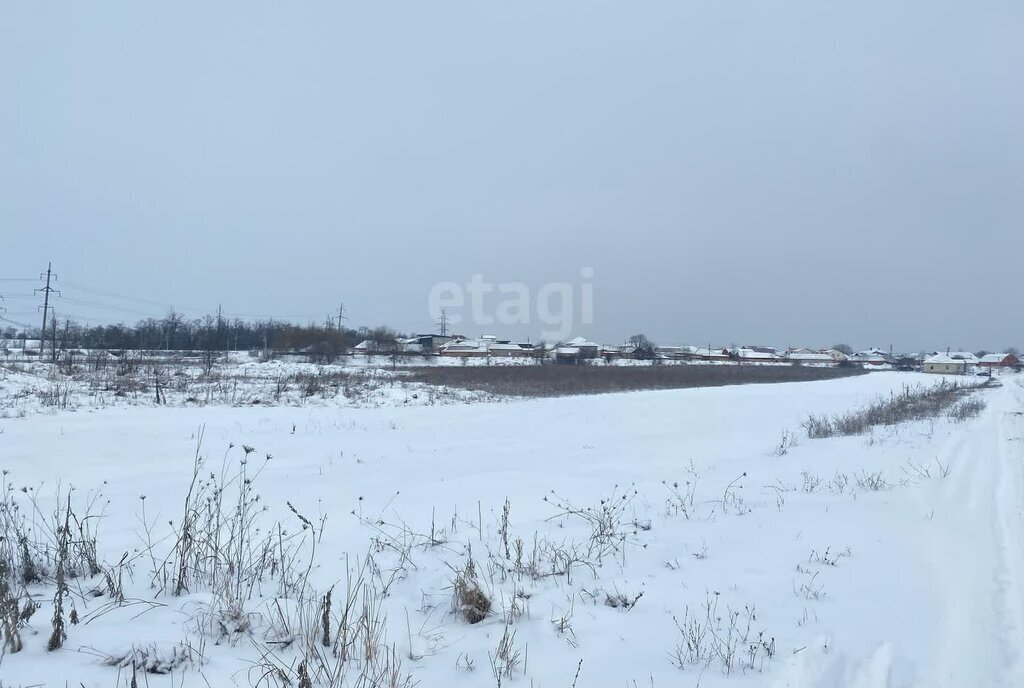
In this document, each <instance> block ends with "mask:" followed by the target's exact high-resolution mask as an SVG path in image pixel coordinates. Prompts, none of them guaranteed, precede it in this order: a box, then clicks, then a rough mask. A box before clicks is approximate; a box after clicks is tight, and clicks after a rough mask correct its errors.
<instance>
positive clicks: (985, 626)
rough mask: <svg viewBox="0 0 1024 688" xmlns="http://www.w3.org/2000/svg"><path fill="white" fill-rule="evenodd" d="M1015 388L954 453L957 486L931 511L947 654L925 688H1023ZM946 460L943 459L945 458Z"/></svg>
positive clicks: (1022, 493)
mask: <svg viewBox="0 0 1024 688" xmlns="http://www.w3.org/2000/svg"><path fill="white" fill-rule="evenodd" d="M1021 391H1022V390H1021V387H1020V386H1019V385H1018V384H1017V381H1016V380H1004V386H1003V387H1002V388H1000V389H996V390H994V391H992V392H990V393H989V394H988V395H987V398H986V401H987V404H988V405H987V408H986V409H985V411H983V412H982V414H981V415H980V416H979V418H978V419H977V420H976V421H973V422H970V424H969V426H968V427H967V428H966V429H965V430H964V432H962V433H958V434H957V436H955V437H953V438H951V439H950V441H949V444H948V445H947V446H948V447H949V449H950V450H951V451H950V453H949V454H948V459H949V463H950V465H951V467H952V470H953V478H954V484H953V485H951V486H950V487H951V489H949V490H948V491H944V498H943V499H941V500H940V503H937V504H933V505H932V507H933V508H934V509H935V511H934V513H936V514H937V515H938V514H941V515H942V516H941V517H937V518H936V525H937V526H938V528H936V529H935V530H933V531H932V532H931V534H930V536H929V540H930V548H931V551H932V554H931V561H932V566H933V570H934V571H935V580H934V581H933V584H934V585H935V587H936V593H937V597H938V598H939V599H941V600H942V601H943V602H944V603H945V610H944V612H945V613H944V615H943V624H942V628H941V630H940V638H941V640H940V646H939V647H938V648H937V650H936V656H935V663H934V666H933V671H932V672H929V673H931V676H930V677H929V678H928V680H926V681H922V682H920V684H919V685H921V686H922V687H924V686H928V687H929V688H931V687H932V686H949V687H950V688H953V687H957V688H959V687H960V686H1006V687H1007V688H1009V687H1010V686H1014V687H1019V686H1022V685H1024V665H1022V658H1024V656H1022V654H1021V650H1022V648H1024V623H1022V620H1024V600H1022V597H1021V591H1022V583H1024V550H1022V547H1024V520H1022V518H1021V515H1022V510H1024V451H1022V449H1024V445H1021V443H1020V442H1019V441H1011V440H1013V438H1015V437H1020V432H1021V422H1020V419H1021V416H1019V415H1017V414H1018V413H1019V412H1020V411H1021V410H1022V408H1024V405H1022V398H1021ZM943 454H945V452H943Z"/></svg>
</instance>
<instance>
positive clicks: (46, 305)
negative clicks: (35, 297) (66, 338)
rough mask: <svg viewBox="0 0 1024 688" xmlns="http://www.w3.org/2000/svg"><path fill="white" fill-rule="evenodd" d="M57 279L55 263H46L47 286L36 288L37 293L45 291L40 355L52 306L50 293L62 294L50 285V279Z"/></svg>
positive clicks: (41, 277)
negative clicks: (48, 314)
mask: <svg viewBox="0 0 1024 688" xmlns="http://www.w3.org/2000/svg"><path fill="white" fill-rule="evenodd" d="M39 279H43V274H42V273H40V274H39ZM51 279H52V280H53V281H54V282H56V281H57V275H56V274H54V272H53V263H47V264H46V286H45V287H42V288H41V289H36V290H35V293H36V294H38V293H39V292H43V328H42V329H41V330H40V331H39V355H40V356H42V354H43V344H44V343H45V342H46V311H47V310H49V308H50V293H51V292H54V293H56V294H57V295H58V296H60V292H59V291H57V290H56V289H53V288H51V287H50V280H51ZM53 337H54V338H53V346H54V347H56V346H57V335H56V332H54V336H53Z"/></svg>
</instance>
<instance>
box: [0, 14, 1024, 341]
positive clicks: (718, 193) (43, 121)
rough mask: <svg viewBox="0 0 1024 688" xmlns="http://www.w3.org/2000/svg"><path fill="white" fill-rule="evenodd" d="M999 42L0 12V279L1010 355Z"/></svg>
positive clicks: (734, 25) (74, 307)
mask: <svg viewBox="0 0 1024 688" xmlns="http://www.w3.org/2000/svg"><path fill="white" fill-rule="evenodd" d="M1022 34H1024V3H1020V2H1018V1H1012V2H1011V1H1007V2H978V3H973V2H971V3H967V2H946V1H935V0H930V1H927V2H924V1H908V2H892V1H891V0H886V1H880V0H873V1H860V2H847V3H828V2H821V1H820V0H813V1H807V2H776V3H766V2H699V3H698V2H684V1H681V0H672V1H666V2H653V1H652V2H622V1H617V2H601V1H597V0H561V1H559V0H555V1H552V0H544V1H543V2H534V1H524V0H517V1H516V2H505V3H500V4H498V3H490V2H479V1H473V2H454V1H443V2H442V1H437V2H428V1H424V0H418V1H415V2H359V3H355V2H345V3H342V2H322V3H312V2H303V3H282V2H252V1H251V0H246V1H244V2H215V3H211V2H195V3H190V2H177V1H176V2H173V3H170V2H162V3H140V2H127V1H126V2H118V3H113V2H108V3H71V2H67V3H48V2H39V1H37V0H31V1H26V2H19V1H15V0H7V1H6V2H4V3H3V5H2V7H0V279H5V280H10V279H18V278H27V277H35V276H36V275H37V273H38V272H39V271H40V270H45V267H46V262H47V261H48V260H52V261H53V262H54V266H55V269H56V271H57V272H58V274H59V275H60V281H59V282H58V284H57V286H58V287H60V288H62V289H63V290H64V295H65V296H66V297H67V298H68V299H75V301H70V300H59V301H58V302H57V309H58V315H62V314H63V315H69V314H70V315H78V316H85V317H89V318H91V319H93V320H124V321H127V322H132V321H134V320H136V319H138V317H139V316H140V315H141V314H151V315H155V316H160V315H162V314H163V313H164V312H165V311H166V305H169V304H174V305H176V306H177V307H178V308H179V309H181V310H185V311H186V312H189V313H192V314H195V312H196V309H214V308H216V307H217V305H218V304H223V306H224V309H225V310H226V311H227V312H229V313H237V314H253V315H277V316H284V317H294V318H299V319H302V320H305V319H307V318H316V319H317V320H322V319H323V318H324V317H325V316H326V315H327V313H328V312H330V311H332V310H334V311H336V310H337V304H338V303H339V302H341V301H343V302H344V303H345V304H346V309H347V311H348V315H349V318H350V320H349V323H350V324H375V323H389V324H391V325H393V326H395V327H398V328H399V329H401V330H406V331H413V330H415V331H424V330H429V329H432V328H431V322H430V319H431V316H430V314H429V313H428V310H427V305H428V304H427V301H428V295H429V293H430V290H431V288H432V286H433V285H434V284H436V283H438V282H455V283H458V284H463V283H467V282H468V281H469V280H470V279H471V278H472V277H473V275H476V274H480V275H483V279H484V280H485V281H487V282H493V283H495V284H498V283H503V282H522V283H524V284H525V285H527V287H528V288H529V289H530V292H531V296H533V297H534V301H536V294H537V293H538V292H539V290H540V289H541V288H542V287H543V285H544V284H546V283H549V282H568V283H572V284H576V285H578V286H579V287H580V288H581V289H582V284H581V283H582V282H583V281H585V280H582V279H581V277H580V271H581V269H583V268H587V267H589V268H592V269H593V278H591V279H590V280H589V283H590V284H592V287H593V294H594V296H593V307H594V316H593V324H592V325H588V326H585V325H582V324H580V325H579V326H577V327H575V328H574V331H575V332H576V333H580V334H584V335H587V336H590V337H593V338H596V339H600V340H604V341H607V342H617V341H621V340H622V339H624V338H625V337H626V336H628V335H630V334H633V333H636V332H641V331H642V332H645V333H647V334H648V335H649V336H650V337H651V338H652V339H654V340H655V341H657V342H659V343H662V342H664V343H684V342H685V343H704V342H707V341H708V340H712V341H714V342H715V343H721V344H729V343H770V344H777V345H829V344H833V343H836V342H840V341H845V342H849V343H851V344H853V345H854V346H857V347H860V348H866V347H868V346H872V345H877V346H888V345H889V344H892V345H894V346H895V347H896V348H897V349H915V350H916V349H921V348H941V347H946V346H951V347H957V348H959V347H966V348H971V349H978V348H988V349H993V348H1000V347H1004V346H1007V345H1016V346H1021V347H1024V318H1022V317H1021V308H1020V303H1021V298H1022V297H1024V290H1022V289H1021V288H1020V273H1021V270H1020V267H1019V266H1020V265H1021V263H1022V261H1024V232H1022V231H1021V230H1022V227H1021V218H1022V210H1024V136H1022V133H1024V132H1022V127H1024V125H1022V123H1024V41H1021V38H1020V37H1021V35H1022ZM72 285H77V287H75V286H72ZM33 286H37V285H33V284H32V283H29V282H15V281H0V294H6V295H13V296H15V297H17V296H19V295H25V294H27V293H29V292H30V291H31V287H33ZM99 292H105V294H100V293H99ZM121 295H135V296H136V297H138V298H142V299H146V301H130V300H127V299H125V298H123V297H122V296H121ZM577 299H579V295H578V294H577ZM4 303H5V305H6V306H7V308H8V311H9V313H8V317H9V318H10V319H12V320H27V321H29V322H31V323H35V322H36V320H37V319H38V317H37V315H36V314H34V310H35V305H36V304H35V302H33V301H31V300H30V299H19V298H8V299H7V300H6V301H5V302H4ZM485 303H486V302H485ZM497 303H498V301H497V300H496V299H492V300H491V302H490V303H489V304H488V305H487V308H491V309H493V308H495V307H496V306H497ZM530 308H531V312H532V311H535V309H536V306H535V305H534V304H531V305H530ZM576 310H577V311H578V310H579V307H578V305H577V307H576ZM452 314H453V315H458V314H459V313H456V312H454V311H453V312H452ZM462 315H463V317H464V318H468V317H469V316H470V312H469V309H468V308H467V309H464V311H463V312H462ZM577 317H579V316H577ZM458 329H459V330H462V331H465V332H466V333H467V334H470V335H475V334H481V333H483V331H484V330H486V331H488V332H490V333H493V334H497V335H508V336H510V337H527V336H530V337H534V338H536V337H537V336H538V335H539V332H540V331H541V330H543V329H544V325H542V324H541V323H539V322H536V318H531V323H529V324H526V325H516V326H508V327H501V326H492V325H488V326H483V325H481V326H477V325H475V324H473V323H470V322H466V321H465V320H464V322H463V323H462V324H460V326H459V328H458Z"/></svg>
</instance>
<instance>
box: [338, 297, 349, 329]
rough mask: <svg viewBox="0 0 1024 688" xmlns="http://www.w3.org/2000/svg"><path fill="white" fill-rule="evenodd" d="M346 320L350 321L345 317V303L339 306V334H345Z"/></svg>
mask: <svg viewBox="0 0 1024 688" xmlns="http://www.w3.org/2000/svg"><path fill="white" fill-rule="evenodd" d="M345 320H348V318H347V317H345V304H344V303H343V304H341V305H340V306H338V334H344V332H345V326H344V324H343V322H344V321H345Z"/></svg>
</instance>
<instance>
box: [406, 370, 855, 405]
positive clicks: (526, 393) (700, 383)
mask: <svg viewBox="0 0 1024 688" xmlns="http://www.w3.org/2000/svg"><path fill="white" fill-rule="evenodd" d="M406 373H407V374H408V379H410V380H412V381H413V382H422V383H425V384H428V385H434V386H439V387H455V388H459V389H467V390H472V391H479V392H487V393H490V394H496V395H506V396H517V397H559V396H570V395H576V394H604V393H609V392H631V391H636V390H645V389H684V388H689V387H719V386H724V385H743V384H757V383H771V382H806V381H811V380H830V379H833V378H840V377H848V376H850V375H862V374H864V371H863V370H861V369H859V368H809V367H806V366H783V365H779V366H741V365H650V366H621V367H617V366H587V365H580V366H568V365H536V366H466V367H447V366H445V367H431V368H407V369H406Z"/></svg>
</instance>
